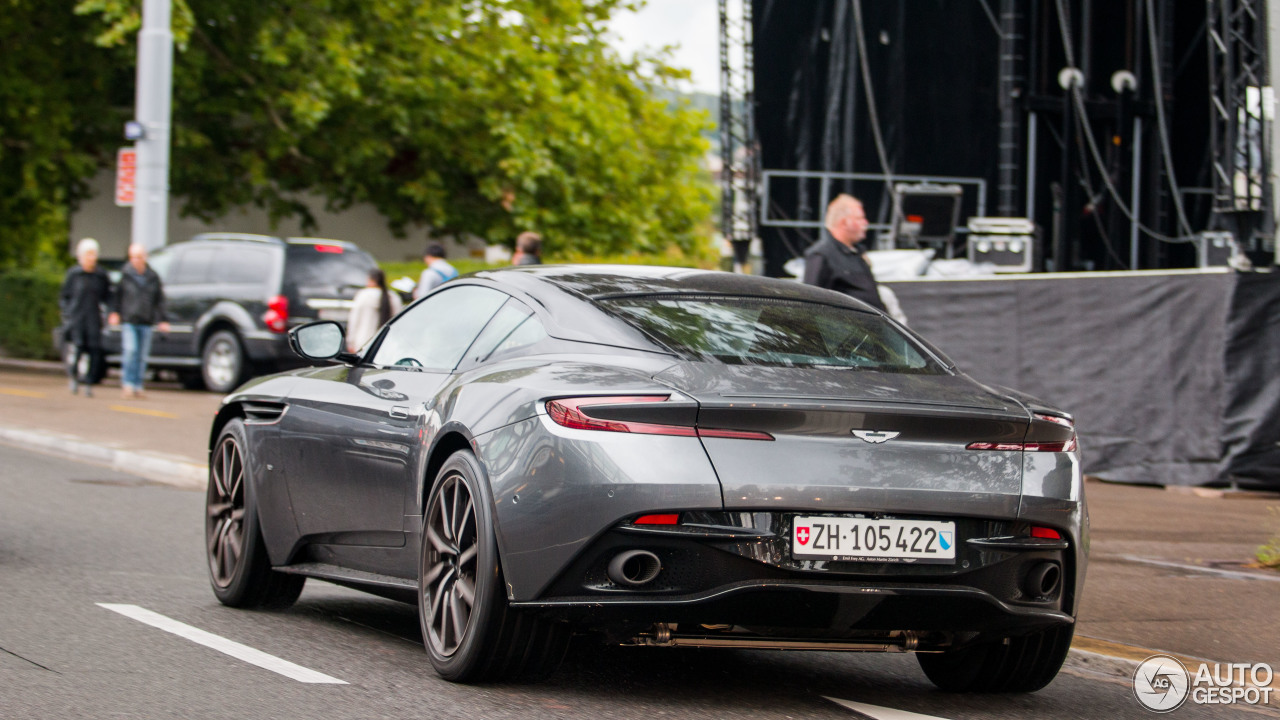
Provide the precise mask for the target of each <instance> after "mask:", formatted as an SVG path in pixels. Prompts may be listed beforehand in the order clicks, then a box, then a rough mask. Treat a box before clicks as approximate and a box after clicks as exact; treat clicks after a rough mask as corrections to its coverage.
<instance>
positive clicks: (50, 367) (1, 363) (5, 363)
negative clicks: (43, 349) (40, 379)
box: [0, 356, 67, 375]
mask: <svg viewBox="0 0 1280 720" xmlns="http://www.w3.org/2000/svg"><path fill="white" fill-rule="evenodd" d="M0 368H6V369H9V370H27V371H32V372H41V373H48V374H50V375H66V374H67V366H65V365H63V364H62V363H60V362H58V361H56V360H22V359H20V358H11V357H3V356H0Z"/></svg>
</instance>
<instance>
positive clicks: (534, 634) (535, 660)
mask: <svg viewBox="0 0 1280 720" xmlns="http://www.w3.org/2000/svg"><path fill="white" fill-rule="evenodd" d="M484 478H485V475H484V471H483V470H482V468H481V467H480V464H479V463H478V462H477V461H476V458H475V456H474V455H472V454H471V453H470V452H467V451H465V450H464V451H460V452H457V453H454V454H453V455H452V456H450V457H449V459H448V460H447V461H446V462H445V464H444V466H443V467H442V468H440V472H439V473H438V474H437V476H436V481H435V483H434V484H433V485H432V488H431V493H430V495H429V496H428V498H427V504H426V508H425V510H424V512H423V531H422V551H421V560H420V563H419V572H418V619H419V623H420V624H421V626H422V640H423V644H424V645H425V646H426V650H427V655H428V656H429V657H430V659H431V665H432V666H433V667H434V668H435V670H436V673H438V674H439V675H440V677H442V678H444V679H445V680H449V681H451V682H478V681H483V680H511V679H524V680H529V679H536V678H540V677H545V676H547V675H550V674H551V673H552V672H554V671H555V669H556V667H558V666H559V664H560V661H561V660H562V659H563V658H564V655H565V651H566V650H567V649H568V645H569V635H570V633H569V628H568V626H566V625H564V624H563V623H554V622H550V621H548V620H544V619H542V618H538V617H535V616H533V615H531V614H528V613H524V612H521V611H519V610H516V609H513V608H511V607H510V605H508V603H507V598H506V583H505V582H504V581H503V578H502V568H501V565H500V563H499V559H498V547H497V539H496V537H495V535H494V525H493V506H492V503H490V502H489V499H488V497H489V494H488V492H487V481H486V480H485V479H484ZM468 597H469V600H468ZM463 615H465V617H463ZM459 628H461V629H460V630H459Z"/></svg>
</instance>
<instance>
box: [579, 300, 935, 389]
mask: <svg viewBox="0 0 1280 720" xmlns="http://www.w3.org/2000/svg"><path fill="white" fill-rule="evenodd" d="M599 302H600V304H601V305H602V306H604V307H605V308H606V309H608V310H611V311H613V312H615V313H617V314H619V315H621V316H622V317H623V318H624V319H626V320H627V321H628V322H630V323H631V324H633V325H635V326H636V327H638V328H639V329H640V330H642V331H644V332H645V333H648V334H649V336H650V337H653V338H654V339H656V340H658V341H659V342H660V343H662V344H663V345H666V346H667V347H668V348H670V349H671V350H673V351H675V352H677V353H679V354H681V355H684V356H686V357H688V358H690V359H693V360H701V361H704V362H705V361H711V362H721V363H725V364H729V365H769V366H775V367H831V368H848V369H866V370H879V371H884V372H894V373H915V374H929V375H941V374H945V372H946V371H945V370H944V369H943V367H942V366H941V365H940V364H939V363H937V362H936V361H935V360H933V358H932V357H931V356H930V355H929V354H928V353H926V352H925V351H924V350H923V349H922V348H920V347H919V346H918V345H917V344H916V343H915V342H914V341H913V340H912V339H911V338H909V337H908V336H906V335H904V334H903V333H902V332H901V331H900V330H898V329H897V328H896V327H894V326H893V325H892V324H890V323H889V322H888V321H886V320H885V319H884V318H882V317H880V316H879V315H875V314H872V313H869V312H863V311H859V310H852V309H848V308H841V307H835V306H831V305H820V304H817V303H807V302H796V301H786V300H776V299H772V298H757V297H726V296H719V295H710V296H700V295H699V296H694V295H646V296H633V297H621V298H613V299H609V300H601V301H599Z"/></svg>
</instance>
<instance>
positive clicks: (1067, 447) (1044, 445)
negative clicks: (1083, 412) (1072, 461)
mask: <svg viewBox="0 0 1280 720" xmlns="http://www.w3.org/2000/svg"><path fill="white" fill-rule="evenodd" d="M1034 417H1035V419H1036V420H1041V421H1043V422H1049V423H1053V424H1054V425H1060V426H1062V427H1065V428H1071V429H1073V430H1074V429H1075V426H1076V425H1075V423H1074V422H1072V421H1071V420H1070V419H1068V418H1064V417H1062V416H1060V415H1046V414H1045V413H1035V415H1034ZM1077 447H1078V445H1077V443H1076V436H1075V433H1074V432H1073V433H1072V434H1071V438H1070V439H1068V440H1055V441H1052V442H1045V441H1043V440H1040V441H1031V442H971V443H969V444H968V445H965V449H966V450H1021V451H1023V452H1074V451H1075V449H1076V448H1077Z"/></svg>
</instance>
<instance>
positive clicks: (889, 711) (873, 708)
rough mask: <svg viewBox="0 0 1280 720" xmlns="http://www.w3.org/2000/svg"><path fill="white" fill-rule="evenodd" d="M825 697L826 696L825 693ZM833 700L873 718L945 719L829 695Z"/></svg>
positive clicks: (888, 719) (881, 719) (907, 719)
mask: <svg viewBox="0 0 1280 720" xmlns="http://www.w3.org/2000/svg"><path fill="white" fill-rule="evenodd" d="M823 697H826V696H825V695H824V696H823ZM827 699H828V700H830V701H831V702H833V703H835V704H837V705H840V706H841V707H846V708H848V709H850V710H853V711H855V712H860V713H862V714H863V715H866V716H867V717H869V718H872V719H873V720H945V719H944V718H939V717H934V716H933V715H921V714H920V713H913V712H907V711H906V710H895V709H893V708H887V707H880V706H878V705H867V704H866V703H860V702H854V701H852V700H841V699H840V698H833V697H828V698H827Z"/></svg>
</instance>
